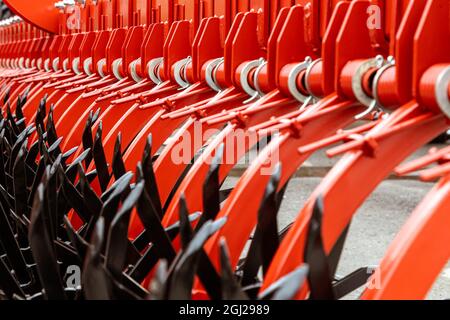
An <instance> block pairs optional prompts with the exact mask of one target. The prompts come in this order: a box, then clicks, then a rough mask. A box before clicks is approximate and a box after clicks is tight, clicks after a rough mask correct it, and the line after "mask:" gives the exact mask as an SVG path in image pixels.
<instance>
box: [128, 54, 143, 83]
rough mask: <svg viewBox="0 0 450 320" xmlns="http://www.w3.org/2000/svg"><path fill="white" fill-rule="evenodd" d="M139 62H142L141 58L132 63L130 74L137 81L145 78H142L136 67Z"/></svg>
mask: <svg viewBox="0 0 450 320" xmlns="http://www.w3.org/2000/svg"><path fill="white" fill-rule="evenodd" d="M138 63H141V58H139V59H136V60H134V61H133V62H131V63H130V76H131V78H132V79H133V80H134V81H135V82H137V83H138V82H141V81H142V80H143V79H142V78H141V76H140V75H139V74H138V72H137V69H136V67H137V65H138Z"/></svg>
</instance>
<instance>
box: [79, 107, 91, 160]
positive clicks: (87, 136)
mask: <svg viewBox="0 0 450 320" xmlns="http://www.w3.org/2000/svg"><path fill="white" fill-rule="evenodd" d="M92 120H93V114H92V111H91V112H90V113H89V116H88V118H87V119H86V124H85V125H84V130H83V134H82V139H81V141H82V143H83V148H84V150H92V149H93V147H94V140H93V138H92V123H93V121H92ZM91 162H92V154H91V153H89V154H88V155H87V156H86V157H85V166H86V168H88V167H89V165H90V164H91Z"/></svg>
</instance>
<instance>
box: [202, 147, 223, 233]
mask: <svg viewBox="0 0 450 320" xmlns="http://www.w3.org/2000/svg"><path fill="white" fill-rule="evenodd" d="M223 150H224V144H223V143H222V144H220V146H219V148H218V149H217V151H216V154H215V156H214V158H213V160H212V163H211V166H210V167H209V172H208V175H207V176H206V179H205V182H204V183H203V215H202V217H201V218H200V221H199V224H198V226H197V227H196V229H197V230H198V229H199V228H201V226H202V225H203V224H204V223H205V222H206V221H207V220H214V219H215V218H216V217H217V214H218V213H219V211H220V180H219V170H220V164H221V163H222V160H223Z"/></svg>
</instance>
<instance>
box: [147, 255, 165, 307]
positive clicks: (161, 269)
mask: <svg viewBox="0 0 450 320" xmlns="http://www.w3.org/2000/svg"><path fill="white" fill-rule="evenodd" d="M167 276H168V265H167V261H166V260H164V259H162V260H161V261H160V262H159V264H158V267H157V268H156V272H155V276H154V277H153V278H152V280H151V282H150V290H149V291H150V295H149V297H148V299H149V300H163V299H164V297H165V295H166V294H165V293H166V291H167Z"/></svg>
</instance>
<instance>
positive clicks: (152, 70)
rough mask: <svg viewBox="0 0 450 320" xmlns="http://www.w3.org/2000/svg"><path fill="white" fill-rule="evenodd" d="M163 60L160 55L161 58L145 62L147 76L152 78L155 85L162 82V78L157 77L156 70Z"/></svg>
mask: <svg viewBox="0 0 450 320" xmlns="http://www.w3.org/2000/svg"><path fill="white" fill-rule="evenodd" d="M163 62H164V58H162V57H161V58H155V59H152V60H150V61H149V62H148V63H147V73H148V76H149V78H150V80H152V81H153V83H154V84H156V85H158V84H160V83H162V80H161V78H160V77H159V74H158V72H157V70H158V68H159V66H160V65H161V64H162V63H163Z"/></svg>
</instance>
